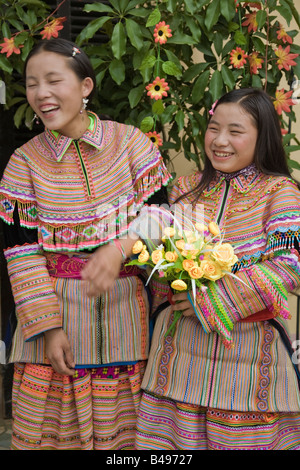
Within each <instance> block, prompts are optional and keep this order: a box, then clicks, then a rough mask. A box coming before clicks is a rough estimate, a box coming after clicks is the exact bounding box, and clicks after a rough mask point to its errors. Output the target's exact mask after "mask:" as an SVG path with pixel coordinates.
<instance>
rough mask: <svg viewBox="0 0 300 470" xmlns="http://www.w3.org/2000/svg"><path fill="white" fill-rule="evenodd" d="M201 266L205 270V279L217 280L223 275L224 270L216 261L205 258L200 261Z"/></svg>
mask: <svg viewBox="0 0 300 470" xmlns="http://www.w3.org/2000/svg"><path fill="white" fill-rule="evenodd" d="M200 268H201V269H202V271H203V277H205V279H208V280H210V281H216V280H217V279H220V277H222V270H221V268H220V267H219V266H218V265H217V263H215V262H214V261H211V260H209V259H204V260H202V261H201V263H200Z"/></svg>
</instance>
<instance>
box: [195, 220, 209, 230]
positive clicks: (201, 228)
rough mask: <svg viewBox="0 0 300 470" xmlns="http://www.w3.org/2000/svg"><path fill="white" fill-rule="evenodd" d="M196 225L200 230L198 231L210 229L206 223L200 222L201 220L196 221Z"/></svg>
mask: <svg viewBox="0 0 300 470" xmlns="http://www.w3.org/2000/svg"><path fill="white" fill-rule="evenodd" d="M195 227H196V229H197V230H198V232H206V231H207V230H208V227H207V225H205V224H200V223H199V222H196V223H195Z"/></svg>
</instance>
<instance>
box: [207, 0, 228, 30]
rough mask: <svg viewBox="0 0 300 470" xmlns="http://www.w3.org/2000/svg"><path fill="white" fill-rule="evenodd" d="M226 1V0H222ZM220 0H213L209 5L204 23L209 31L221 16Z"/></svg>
mask: <svg viewBox="0 0 300 470" xmlns="http://www.w3.org/2000/svg"><path fill="white" fill-rule="evenodd" d="M222 1H223V2H224V0H222ZM220 3H221V2H220V0H212V2H210V4H209V5H208V7H207V10H206V14H205V20H204V24H205V26H206V27H207V29H208V31H210V30H211V29H212V27H213V26H214V25H215V24H216V23H217V21H218V19H219V16H220Z"/></svg>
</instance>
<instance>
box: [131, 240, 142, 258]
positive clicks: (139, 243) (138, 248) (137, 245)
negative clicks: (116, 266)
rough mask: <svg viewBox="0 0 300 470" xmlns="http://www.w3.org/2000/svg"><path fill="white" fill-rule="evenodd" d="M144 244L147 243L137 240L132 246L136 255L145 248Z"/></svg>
mask: <svg viewBox="0 0 300 470" xmlns="http://www.w3.org/2000/svg"><path fill="white" fill-rule="evenodd" d="M144 246H145V245H144V244H143V242H142V241H141V240H137V241H136V242H135V244H134V245H133V247H132V253H133V254H134V255H137V254H138V253H140V252H141V251H142V250H143V248H144Z"/></svg>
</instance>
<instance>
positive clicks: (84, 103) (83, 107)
mask: <svg viewBox="0 0 300 470" xmlns="http://www.w3.org/2000/svg"><path fill="white" fill-rule="evenodd" d="M88 102H89V100H88V98H82V108H81V110H80V114H82V113H83V110H84V109H86V107H87V104H88Z"/></svg>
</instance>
